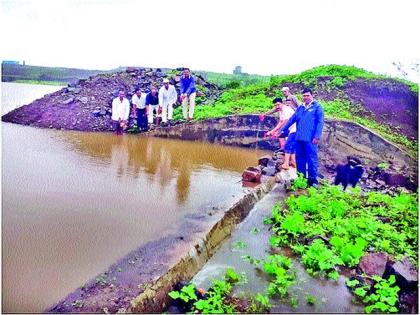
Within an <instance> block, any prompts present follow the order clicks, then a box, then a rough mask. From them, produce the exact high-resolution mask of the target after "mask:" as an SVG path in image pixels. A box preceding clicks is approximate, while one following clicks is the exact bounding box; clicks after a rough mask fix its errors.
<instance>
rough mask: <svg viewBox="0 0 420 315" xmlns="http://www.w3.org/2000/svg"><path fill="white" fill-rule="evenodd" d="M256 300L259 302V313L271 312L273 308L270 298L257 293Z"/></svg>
mask: <svg viewBox="0 0 420 315" xmlns="http://www.w3.org/2000/svg"><path fill="white" fill-rule="evenodd" d="M255 300H256V301H257V302H258V307H257V310H258V312H259V313H265V312H267V311H269V310H270V308H271V307H272V305H271V303H270V298H269V297H268V296H267V295H262V294H261V293H257V295H256V296H255Z"/></svg>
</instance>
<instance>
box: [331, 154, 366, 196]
mask: <svg viewBox="0 0 420 315" xmlns="http://www.w3.org/2000/svg"><path fill="white" fill-rule="evenodd" d="M336 170H337V175H336V176H335V181H334V185H338V184H342V185H343V190H346V188H347V186H348V185H349V184H351V185H352V186H353V188H354V187H355V186H356V185H357V183H358V182H359V180H360V178H361V177H362V174H363V172H364V169H363V166H362V162H361V161H360V159H358V158H357V157H354V156H348V157H347V164H344V165H343V164H340V165H338V166H337V169H336Z"/></svg>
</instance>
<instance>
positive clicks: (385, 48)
mask: <svg viewBox="0 0 420 315" xmlns="http://www.w3.org/2000/svg"><path fill="white" fill-rule="evenodd" d="M0 1H1V22H0V23H1V33H2V35H1V41H2V42H1V58H2V59H3V60H19V61H22V60H25V61H26V63H27V64H31V65H46V66H65V67H77V68H87V69H111V68H115V67H118V66H151V67H164V68H166V67H168V68H174V67H179V66H188V67H190V68H192V69H196V70H208V71H217V72H227V73H231V72H232V70H233V69H234V67H235V66H236V65H241V66H242V69H243V71H244V72H248V73H258V74H289V73H297V72H300V71H302V70H306V69H309V68H311V67H314V66H318V65H322V64H347V65H355V66H359V67H363V68H365V69H367V70H371V71H375V72H379V73H388V74H393V75H395V74H396V71H395V67H394V66H392V62H393V61H401V62H403V63H404V64H405V65H409V64H410V63H413V62H416V61H417V62H418V61H419V59H420V41H419V40H418V39H419V36H418V35H419V33H418V30H419V29H420V23H419V18H418V12H420V5H419V3H420V1H418V0H397V1H390V0H350V1H346V0H287V1H285V0H277V1H276V0H273V1H268V0H267V1H265V0H258V1H257V0H254V1H244V0H241V1H239V0H238V1H236V0H211V1H196V0H188V1H183V0H179V1H174V0H158V1H134V0H133V1H131V0H96V1H94V0H73V1H71V0H52V1H48V0H33V1H31V0H0ZM410 78H411V79H412V80H414V78H413V76H411V77H410Z"/></svg>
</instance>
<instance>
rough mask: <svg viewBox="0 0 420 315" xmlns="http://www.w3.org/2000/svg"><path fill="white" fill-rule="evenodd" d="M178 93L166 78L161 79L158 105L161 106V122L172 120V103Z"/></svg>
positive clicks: (174, 101)
mask: <svg viewBox="0 0 420 315" xmlns="http://www.w3.org/2000/svg"><path fill="white" fill-rule="evenodd" d="M177 98H178V95H177V93H176V89H175V87H174V86H173V85H172V84H169V80H168V79H163V86H162V87H161V88H160V89H159V106H160V107H161V108H162V122H163V123H165V124H166V122H167V121H168V120H169V123H170V121H171V120H172V115H173V112H174V104H175V103H176V100H177Z"/></svg>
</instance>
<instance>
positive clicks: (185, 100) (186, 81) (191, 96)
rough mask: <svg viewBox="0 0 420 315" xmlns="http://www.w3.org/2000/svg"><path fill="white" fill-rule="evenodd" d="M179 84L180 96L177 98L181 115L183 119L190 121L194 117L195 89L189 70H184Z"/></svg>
mask: <svg viewBox="0 0 420 315" xmlns="http://www.w3.org/2000/svg"><path fill="white" fill-rule="evenodd" d="M179 83H180V86H181V88H180V90H181V92H180V93H181V96H180V97H179V98H180V101H181V104H182V114H183V115H184V119H188V120H191V119H193V117H194V108H195V95H196V89H195V82H194V77H193V76H192V75H191V73H190V69H184V71H183V74H182V77H181V80H180V82H179Z"/></svg>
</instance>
